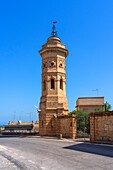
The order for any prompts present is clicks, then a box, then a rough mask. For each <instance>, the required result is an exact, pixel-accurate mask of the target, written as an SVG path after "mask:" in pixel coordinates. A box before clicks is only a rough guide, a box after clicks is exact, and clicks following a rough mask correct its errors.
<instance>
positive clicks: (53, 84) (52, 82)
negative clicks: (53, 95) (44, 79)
mask: <svg viewBox="0 0 113 170" xmlns="http://www.w3.org/2000/svg"><path fill="white" fill-rule="evenodd" d="M54 88H55V81H54V79H53V78H52V79H51V89H54Z"/></svg>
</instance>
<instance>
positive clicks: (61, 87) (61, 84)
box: [60, 79, 63, 90]
mask: <svg viewBox="0 0 113 170" xmlns="http://www.w3.org/2000/svg"><path fill="white" fill-rule="evenodd" d="M60 89H62V90H63V80H62V79H60Z"/></svg>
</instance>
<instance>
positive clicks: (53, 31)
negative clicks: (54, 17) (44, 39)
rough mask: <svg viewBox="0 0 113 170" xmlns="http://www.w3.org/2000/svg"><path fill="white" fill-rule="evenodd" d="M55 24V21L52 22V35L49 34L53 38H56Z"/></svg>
mask: <svg viewBox="0 0 113 170" xmlns="http://www.w3.org/2000/svg"><path fill="white" fill-rule="evenodd" d="M56 23H57V21H54V22H53V27H52V33H51V34H52V36H53V37H57V31H56V27H55V24H56Z"/></svg>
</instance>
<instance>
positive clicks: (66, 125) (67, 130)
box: [39, 113, 76, 139]
mask: <svg viewBox="0 0 113 170" xmlns="http://www.w3.org/2000/svg"><path fill="white" fill-rule="evenodd" d="M60 134H61V135H62V137H66V138H72V139H74V138H75V137H76V117H75V116H74V115H62V116H57V117H56V118H55V117H54V116H53V114H52V113H49V114H46V115H44V114H40V115H39V135H41V136H57V137H60Z"/></svg>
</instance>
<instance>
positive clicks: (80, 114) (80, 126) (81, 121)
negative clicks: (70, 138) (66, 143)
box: [69, 110, 90, 133]
mask: <svg viewBox="0 0 113 170" xmlns="http://www.w3.org/2000/svg"><path fill="white" fill-rule="evenodd" d="M69 114H75V115H76V118H77V133H83V132H86V133H89V132H90V121H89V117H90V115H89V112H86V111H83V110H78V111H77V110H73V111H72V112H70V113H69Z"/></svg>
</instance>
